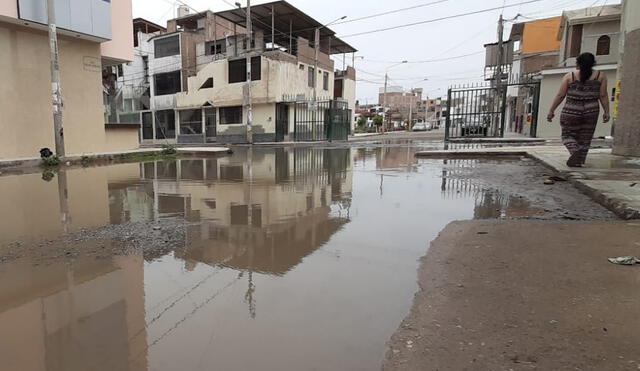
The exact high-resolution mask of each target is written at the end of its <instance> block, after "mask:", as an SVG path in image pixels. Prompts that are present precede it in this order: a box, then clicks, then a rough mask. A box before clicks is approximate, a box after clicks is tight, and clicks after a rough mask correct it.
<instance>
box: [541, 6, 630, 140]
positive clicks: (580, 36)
mask: <svg viewBox="0 0 640 371" xmlns="http://www.w3.org/2000/svg"><path fill="white" fill-rule="evenodd" d="M621 16H622V8H621V6H620V5H607V6H597V7H594V8H587V9H581V10H574V11H567V12H564V13H563V15H562V22H561V26H560V32H559V34H558V39H559V40H561V41H562V43H561V47H560V60H559V63H558V66H559V67H558V68H554V69H547V70H543V71H542V83H541V87H540V105H539V110H538V116H539V123H538V130H537V136H538V137H540V138H558V137H560V134H561V129H560V114H559V113H560V109H561V108H559V109H558V112H556V118H555V119H554V120H553V122H552V123H548V122H546V117H547V113H548V112H549V108H550V107H551V104H552V103H553V99H554V98H555V96H556V94H557V93H558V89H559V88H560V84H561V82H562V79H563V77H564V76H565V75H566V74H567V73H569V72H571V71H575V68H576V67H575V66H576V57H577V56H578V55H580V54H581V53H585V52H590V53H593V54H594V55H595V56H596V62H597V66H596V67H595V69H596V70H598V71H602V73H604V74H606V76H607V79H608V80H609V91H610V92H611V93H612V94H611V98H613V90H612V89H613V88H614V87H615V82H616V78H617V77H616V74H617V70H618V61H619V58H620V52H619V38H620V20H621ZM608 135H611V123H606V124H605V123H603V122H602V115H601V116H600V120H599V122H598V126H597V129H596V133H595V134H594V136H595V137H601V136H608Z"/></svg>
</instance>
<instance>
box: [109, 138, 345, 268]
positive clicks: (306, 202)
mask: <svg viewBox="0 0 640 371" xmlns="http://www.w3.org/2000/svg"><path fill="white" fill-rule="evenodd" d="M350 170H351V157H350V151H349V149H331V150H323V149H308V148H306V149H300V148H291V149H282V148H279V149H275V150H272V151H257V150H247V151H245V152H239V153H237V154H236V155H234V156H232V157H224V158H210V159H185V160H178V161H173V162H148V163H145V164H142V165H141V172H142V178H143V179H144V180H148V181H149V182H148V184H146V185H144V186H136V188H135V189H134V190H132V189H127V190H126V191H123V190H117V191H116V190H114V192H112V198H116V197H121V198H120V201H119V203H120V205H119V206H117V207H114V208H113V209H112V210H126V212H124V211H119V212H118V213H117V214H118V215H122V216H126V217H129V218H130V217H131V215H143V214H144V213H145V212H147V210H148V209H147V203H145V202H140V203H139V200H141V199H146V198H153V199H154V202H152V203H151V204H152V205H153V206H152V207H153V210H152V213H153V215H154V217H155V218H164V217H171V216H180V217H185V218H187V219H188V220H191V221H206V222H205V223H199V224H197V225H193V226H189V227H188V228H187V241H185V246H186V249H185V250H181V251H180V252H177V253H176V255H177V256H178V257H180V258H182V259H184V260H185V261H186V262H187V265H188V266H190V267H193V266H194V264H196V263H198V262H201V263H205V264H222V265H224V266H228V267H230V268H234V269H241V270H245V269H247V270H251V271H257V272H262V273H268V274H284V273H286V272H287V271H288V270H290V269H291V268H293V267H294V266H296V265H297V264H298V263H300V261H301V260H302V258H304V257H305V256H306V255H308V254H310V253H311V252H313V251H315V250H316V249H317V248H319V247H320V246H322V245H323V244H324V243H326V242H327V241H328V240H329V238H330V237H331V236H332V235H333V234H334V233H336V232H337V231H338V230H339V229H340V228H341V227H342V226H343V225H344V224H345V223H347V222H348V210H349V206H350V202H351V188H352V180H351V179H352V174H351V171H350ZM140 191H142V192H143V193H144V195H137V194H135V193H136V192H140ZM122 196H126V197H124V198H122ZM136 205H142V210H141V209H140V208H138V209H137V210H138V211H134V209H136V207H137V206H136ZM112 217H113V216H112Z"/></svg>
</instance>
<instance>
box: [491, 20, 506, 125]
mask: <svg viewBox="0 0 640 371" xmlns="http://www.w3.org/2000/svg"><path fill="white" fill-rule="evenodd" d="M503 34H504V18H503V17H502V14H500V18H499V19H498V65H497V66H496V97H495V99H494V105H495V107H496V112H497V111H502V109H501V107H504V104H505V102H501V101H500V100H501V99H502V97H503V96H504V94H503V89H506V87H503V85H502V62H503V60H504V59H505V57H504V43H503V41H502V36H503ZM500 120H501V121H503V120H504V114H503V115H502V117H501V118H500ZM500 126H501V127H502V125H500ZM501 130H502V129H501ZM494 134H495V133H494ZM503 134H504V133H501V134H500V135H501V136H502V135H503Z"/></svg>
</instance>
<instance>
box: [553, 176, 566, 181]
mask: <svg viewBox="0 0 640 371" xmlns="http://www.w3.org/2000/svg"><path fill="white" fill-rule="evenodd" d="M549 179H551V180H553V181H554V182H566V181H567V178H565V177H563V176H559V175H554V176H551V177H549Z"/></svg>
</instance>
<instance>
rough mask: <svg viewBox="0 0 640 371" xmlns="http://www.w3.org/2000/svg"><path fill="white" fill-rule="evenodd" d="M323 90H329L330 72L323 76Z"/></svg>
mask: <svg viewBox="0 0 640 371" xmlns="http://www.w3.org/2000/svg"><path fill="white" fill-rule="evenodd" d="M322 89H324V90H329V72H324V73H323V74H322Z"/></svg>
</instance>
